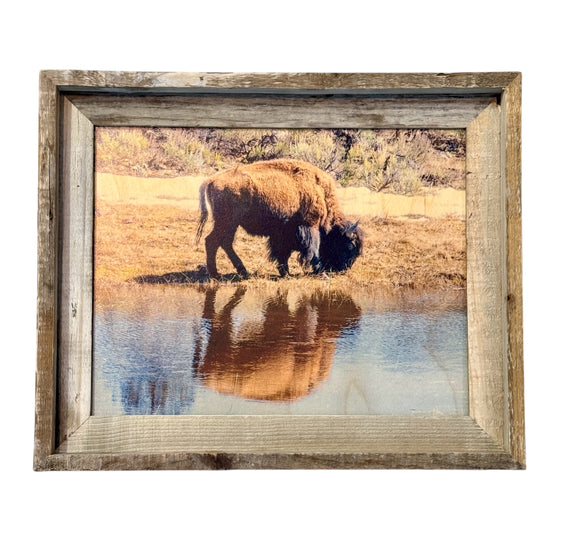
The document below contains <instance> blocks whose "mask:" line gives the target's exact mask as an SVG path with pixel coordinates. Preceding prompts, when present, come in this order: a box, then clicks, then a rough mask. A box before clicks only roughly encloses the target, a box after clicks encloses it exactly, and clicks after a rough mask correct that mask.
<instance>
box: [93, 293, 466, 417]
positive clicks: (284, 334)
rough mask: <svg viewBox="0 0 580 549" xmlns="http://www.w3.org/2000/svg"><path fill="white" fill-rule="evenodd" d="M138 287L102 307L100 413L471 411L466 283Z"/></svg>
mask: <svg viewBox="0 0 580 549" xmlns="http://www.w3.org/2000/svg"><path fill="white" fill-rule="evenodd" d="M126 297H127V296H121V297H120V299H119V300H117V303H123V306H122V307H120V306H118V305H117V306H115V308H112V307H111V306H102V307H98V308H97V311H96V313H95V319H94V368H93V376H94V380H93V381H94V384H93V387H94V394H93V413H94V414H95V415H120V414H387V415H389V414H404V415H407V414H421V415H424V414H427V415H431V414H452V415H465V414H467V413H468V402H467V319H466V311H465V305H464V303H463V301H462V299H458V293H457V292H452V293H449V294H438V295H433V296H412V297H410V296H407V297H405V298H398V299H393V298H390V299H381V298H380V297H377V296H376V295H373V296H369V295H366V294H363V293H360V294H357V295H355V296H353V295H346V294H344V293H336V292H334V293H333V292H324V293H321V292H316V293H314V294H300V293H299V292H293V293H275V294H273V295H263V294H260V293H259V292H256V291H251V290H248V291H244V290H243V289H241V288H237V289H236V288H219V289H215V288H214V289H212V290H207V291H205V292H203V291H200V290H199V289H192V288H179V289H172V290H169V289H168V290H164V289H159V288H152V289H150V290H147V289H146V288H139V289H138V292H137V293H136V294H135V295H132V296H131V298H130V299H124V298H126ZM459 297H461V296H459Z"/></svg>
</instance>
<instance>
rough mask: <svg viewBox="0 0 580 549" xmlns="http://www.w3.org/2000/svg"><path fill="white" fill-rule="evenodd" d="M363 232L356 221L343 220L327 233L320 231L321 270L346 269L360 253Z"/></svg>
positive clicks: (337, 270) (336, 270) (335, 270)
mask: <svg viewBox="0 0 580 549" xmlns="http://www.w3.org/2000/svg"><path fill="white" fill-rule="evenodd" d="M363 239H364V234H363V231H362V229H361V228H360V227H359V226H358V221H357V222H356V223H351V222H350V221H346V220H345V221H343V222H341V223H337V224H336V225H333V226H332V228H331V230H330V231H329V232H328V233H325V232H324V231H321V239H320V261H321V263H322V270H323V271H334V272H340V271H346V269H349V268H350V267H351V265H352V264H353V263H354V261H355V259H356V258H357V257H358V256H359V255H360V254H361V252H362V248H363Z"/></svg>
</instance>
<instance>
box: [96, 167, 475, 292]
mask: <svg viewBox="0 0 580 549" xmlns="http://www.w3.org/2000/svg"><path fill="white" fill-rule="evenodd" d="M201 180H202V178H196V177H187V178H186V177H182V178H175V179H145V178H135V177H128V176H118V175H110V174H97V178H96V198H95V212H96V215H95V266H94V267H95V276H94V281H95V297H96V299H97V301H99V300H100V299H104V300H106V296H107V295H111V294H112V293H114V292H115V291H116V290H115V289H119V287H120V286H123V287H125V286H127V285H128V284H135V285H137V284H139V281H141V282H149V283H163V282H164V283H166V284H167V283H170V284H171V283H173V284H176V283H184V282H191V283H193V284H199V283H200V282H203V283H208V281H207V279H206V278H205V277H204V276H203V274H204V266H205V250H204V242H203V239H202V240H201V241H200V242H199V244H196V242H195V230H196V227H197V221H198V218H199V212H198V200H197V197H198V188H199V184H200V182H201ZM338 196H339V201H340V204H341V207H342V208H343V211H344V212H345V213H346V214H347V216H348V217H349V218H351V219H353V220H355V219H360V226H361V227H362V228H363V230H364V232H365V244H364V246H365V247H364V251H363V254H362V256H361V257H359V258H358V259H357V261H356V262H355V264H354V265H353V267H352V268H351V269H350V270H349V271H347V272H346V273H343V274H336V275H320V276H304V275H303V273H302V270H301V268H300V267H299V265H298V263H297V261H296V260H295V258H294V257H293V258H292V259H291V262H290V271H291V276H290V277H288V278H287V279H278V277H277V269H276V267H275V265H274V264H273V263H271V262H270V261H269V260H268V259H267V251H266V241H265V239H263V238H258V237H253V236H249V235H247V234H246V233H245V232H244V231H243V230H242V229H238V233H237V235H236V240H235V242H234V247H235V249H236V251H237V253H238V255H239V256H240V257H241V259H242V261H243V262H244V264H245V265H246V268H247V269H248V271H249V272H250V273H252V274H253V276H252V277H251V278H250V279H249V280H247V281H243V282H240V283H241V284H246V285H249V286H252V287H260V286H268V287H269V288H270V289H271V287H273V285H276V286H278V287H280V288H281V289H283V288H284V287H286V288H288V287H290V286H295V285H296V283H297V281H300V285H301V287H302V286H304V287H306V286H307V285H308V286H311V287H312V289H316V288H317V287H321V288H327V289H328V288H332V289H335V290H341V289H342V290H345V291H349V290H352V289H353V288H357V289H358V288H365V289H368V290H377V291H380V292H382V293H389V292H395V291H397V290H400V289H415V290H420V291H439V290H445V289H454V290H457V289H464V288H465V282H466V240H465V194H464V191H461V190H456V189H449V188H445V189H441V190H438V191H432V192H430V193H427V192H425V193H421V194H419V195H416V196H411V197H409V196H402V195H388V194H386V193H375V192H372V191H369V190H368V189H365V188H347V189H338ZM210 230H211V223H208V226H207V228H206V233H208V232H209V231H210ZM218 269H219V271H220V273H222V274H223V275H226V280H227V279H228V278H229V279H231V280H232V281H234V280H235V277H233V273H234V268H233V267H232V265H231V263H230V262H229V260H228V259H227V258H226V256H225V254H224V253H223V251H222V250H220V251H219V252H218ZM228 275H232V276H228ZM209 283H216V282H209Z"/></svg>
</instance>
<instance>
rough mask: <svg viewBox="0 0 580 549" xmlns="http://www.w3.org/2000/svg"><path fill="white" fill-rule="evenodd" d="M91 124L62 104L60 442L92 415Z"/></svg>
mask: <svg viewBox="0 0 580 549" xmlns="http://www.w3.org/2000/svg"><path fill="white" fill-rule="evenodd" d="M93 141H94V134H93V124H92V123H91V122H90V121H89V120H88V119H87V117H86V116H85V115H84V114H82V113H81V112H80V111H79V110H78V109H77V108H76V107H75V106H74V105H73V104H72V103H71V102H70V101H69V100H68V99H66V98H63V100H62V104H61V139H60V150H61V153H60V156H61V159H62V168H61V178H60V195H59V196H60V208H59V211H60V215H59V217H60V255H59V257H60V271H59V272H60V291H59V294H60V298H59V311H60V315H59V322H58V333H59V365H58V366H59V403H58V412H59V415H58V431H59V433H58V440H59V441H62V440H64V439H65V438H66V437H67V436H68V435H69V434H71V433H74V432H75V431H76V430H77V429H78V428H79V426H80V425H81V424H82V423H83V422H84V421H85V420H86V419H87V418H88V416H89V414H90V412H91V367H92V320H93V319H92V282H93V194H94V193H93V177H94V168H93V165H94V160H93Z"/></svg>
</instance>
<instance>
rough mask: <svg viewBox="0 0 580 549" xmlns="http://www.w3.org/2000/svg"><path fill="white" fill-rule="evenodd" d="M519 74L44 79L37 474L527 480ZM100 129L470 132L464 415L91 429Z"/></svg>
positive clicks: (251, 419)
mask: <svg viewBox="0 0 580 549" xmlns="http://www.w3.org/2000/svg"><path fill="white" fill-rule="evenodd" d="M520 109H521V75H520V74H519V73H471V74H199V73H118V72H115V73H112V72H90V71H45V72H42V73H41V75H40V111H39V113H40V138H39V202H38V341H37V344H38V347H37V349H38V355H37V357H38V359H37V360H38V361H37V374H36V424H35V450H34V468H35V469H36V470H96V469H230V468H424V469H427V468H502V469H522V468H525V445H524V404H523V395H524V392H523V344H522V281H521V204H520V179H521V175H520V173H521V153H520V148H521V114H520ZM97 125H140V126H146V125H158V126H209V127H256V126H261V127H313V128H314V127H358V128H365V127H366V128H389V127H391V128H392V127H403V128H405V127H406V128H413V127H416V128H421V127H431V128H466V130H467V174H468V175H467V204H466V205H467V210H466V211H467V241H468V242H467V251H468V355H469V359H468V362H469V365H468V367H469V416H465V417H442V418H435V417H423V418H417V417H387V416H307V417H296V416H295V417H282V416H234V417H230V416H163V417H159V416H137V417H135V416H123V417H111V418H101V417H94V416H91V415H90V391H91V346H92V343H91V323H92V227H93V225H92V223H93V139H94V131H93V130H94V127H95V126H97Z"/></svg>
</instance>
